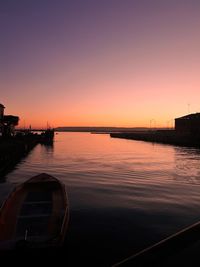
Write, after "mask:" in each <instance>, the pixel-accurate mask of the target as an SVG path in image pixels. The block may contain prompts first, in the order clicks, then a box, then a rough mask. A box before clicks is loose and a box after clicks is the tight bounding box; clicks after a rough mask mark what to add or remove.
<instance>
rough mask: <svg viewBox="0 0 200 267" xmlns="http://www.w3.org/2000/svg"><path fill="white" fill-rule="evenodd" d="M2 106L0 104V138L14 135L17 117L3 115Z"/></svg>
mask: <svg viewBox="0 0 200 267" xmlns="http://www.w3.org/2000/svg"><path fill="white" fill-rule="evenodd" d="M4 109H5V107H4V105H2V104H0V136H2V135H3V136H10V135H14V130H15V126H16V125H18V122H19V117H17V116H13V115H4Z"/></svg>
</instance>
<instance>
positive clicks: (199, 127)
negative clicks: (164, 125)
mask: <svg viewBox="0 0 200 267" xmlns="http://www.w3.org/2000/svg"><path fill="white" fill-rule="evenodd" d="M175 130H176V131H177V132H179V133H183V134H200V113H193V114H189V115H186V116H183V117H180V118H176V119H175Z"/></svg>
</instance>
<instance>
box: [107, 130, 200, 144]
mask: <svg viewBox="0 0 200 267" xmlns="http://www.w3.org/2000/svg"><path fill="white" fill-rule="evenodd" d="M110 136H111V137H113V138H123V139H130V140H139V141H147V142H152V143H161V144H169V145H175V146H186V147H196V148H200V136H199V135H195V134H181V133H177V132H176V131H175V130H157V131H143V132H119V133H110Z"/></svg>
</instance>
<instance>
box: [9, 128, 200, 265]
mask: <svg viewBox="0 0 200 267" xmlns="http://www.w3.org/2000/svg"><path fill="white" fill-rule="evenodd" d="M199 159H200V153H199V150H195V149H191V148H181V147H173V146H168V145H161V144H154V145H152V144H151V143H147V142H142V141H133V140H124V139H115V138H114V139H113V138H110V137H109V135H106V134H103V135H100V134H97V135H95V134H92V135H91V134H89V133H59V135H56V136H55V142H54V144H53V146H42V145H38V146H37V147H35V148H34V150H33V151H32V153H30V154H29V156H28V157H27V158H26V159H25V160H24V161H23V162H21V163H20V164H18V165H17V168H16V169H15V170H14V171H13V172H11V173H9V174H8V175H7V176H6V181H7V182H9V183H16V182H21V181H24V180H27V179H29V178H30V177H32V176H33V175H35V174H38V173H40V172H47V173H49V174H51V175H54V176H56V177H58V178H59V179H61V180H62V181H63V182H64V183H65V184H66V186H67V189H68V194H69V201H70V213H71V220H70V228H69V229H70V230H69V233H68V239H67V244H68V246H69V250H70V253H71V255H73V254H74V253H75V252H76V253H75V254H76V255H77V251H78V253H81V252H80V251H82V249H83V246H84V248H85V249H84V252H85V254H84V257H86V259H85V263H86V262H88V260H89V257H90V254H91V249H92V248H93V249H94V250H95V251H94V255H96V256H98V255H99V251H101V252H102V254H103V255H107V256H105V257H107V259H106V261H105V262H106V263H108V262H109V261H110V262H113V263H114V262H115V261H117V258H116V257H119V258H121V259H122V258H123V257H124V256H129V255H130V253H132V252H133V250H138V249H140V248H143V247H145V246H146V245H148V244H152V243H153V242H155V241H159V240H160V239H161V238H163V237H166V236H167V235H169V234H172V233H174V232H175V231H177V230H180V229H181V228H182V227H184V226H186V225H189V224H191V223H194V222H195V221H197V220H199V219H200V194H199V192H200V185H199V179H200V176H199V174H200V164H199ZM123 244H126V246H124V245H123ZM111 250H112V252H113V253H110V251H111ZM88 251H89V252H90V253H88ZM95 253H96V254H95ZM79 255H80V254H79ZM101 260H102V261H104V259H103V258H102V259H101ZM105 262H104V263H105ZM104 266H105V265H104Z"/></svg>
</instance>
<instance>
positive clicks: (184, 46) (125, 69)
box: [0, 0, 200, 127]
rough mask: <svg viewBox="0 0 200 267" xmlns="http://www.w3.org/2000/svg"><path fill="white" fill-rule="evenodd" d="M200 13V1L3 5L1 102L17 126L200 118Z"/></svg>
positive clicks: (40, 0) (39, 0)
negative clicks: (195, 115) (16, 119)
mask: <svg viewBox="0 0 200 267" xmlns="http://www.w3.org/2000/svg"><path fill="white" fill-rule="evenodd" d="M199 14H200V1H199V0H196V1H195V0H187V1H186V0H163V1H162V0H146V1H144V0H65V1H64V0H17V1H16V0H0V33H1V42H0V48H1V49H0V103H2V104H4V105H5V106H6V109H5V113H6V114H13V115H18V116H19V117H20V125H21V126H23V125H24V124H25V125H26V126H29V125H30V124H31V125H32V127H45V126H46V124H47V121H48V123H49V124H50V125H51V126H52V127H56V126H127V127H135V126H147V127H149V126H150V122H151V125H152V126H154V125H156V126H157V127H166V126H171V125H172V123H173V120H174V118H175V117H179V116H182V115H185V114H187V113H188V112H190V113H193V112H200V102H199V99H200V15H199ZM153 124H154V125H153Z"/></svg>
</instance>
